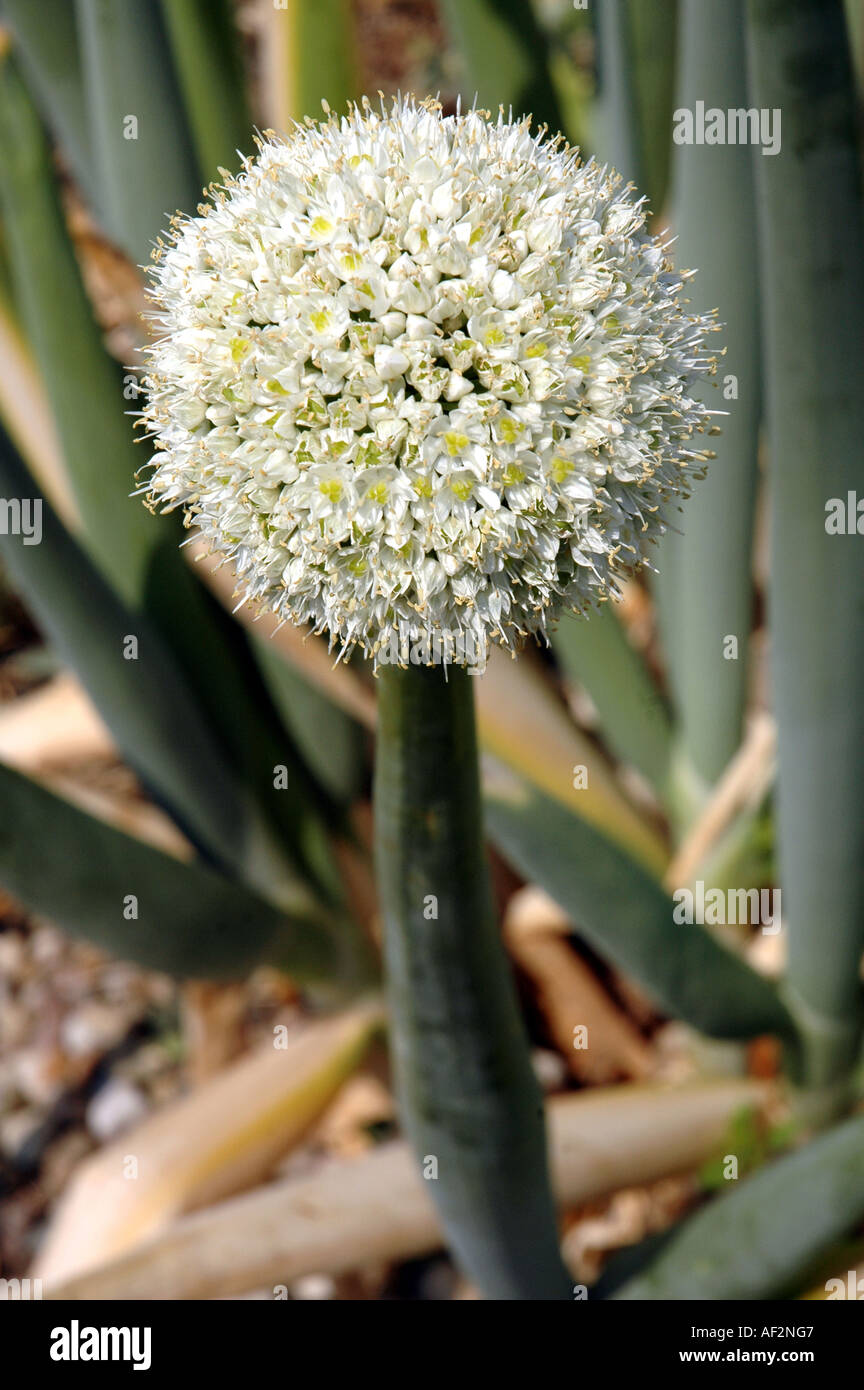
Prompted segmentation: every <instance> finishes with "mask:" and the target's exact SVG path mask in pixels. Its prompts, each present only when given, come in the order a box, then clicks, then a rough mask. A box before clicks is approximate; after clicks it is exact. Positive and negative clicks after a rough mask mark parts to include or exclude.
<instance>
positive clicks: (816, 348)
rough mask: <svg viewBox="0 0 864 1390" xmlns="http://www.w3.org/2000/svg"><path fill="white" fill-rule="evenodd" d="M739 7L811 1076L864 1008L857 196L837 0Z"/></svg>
mask: <svg viewBox="0 0 864 1390" xmlns="http://www.w3.org/2000/svg"><path fill="white" fill-rule="evenodd" d="M748 13H749V20H750V23H749V51H750V72H751V80H752V91H751V95H750V102H751V105H752V106H754V107H758V108H759V109H761V110H767V111H769V112H776V113H778V114H777V115H776V116H775V119H776V120H777V122H778V124H777V129H778V131H779V129H780V126H779V118H780V115H779V113H782V148H781V149H780V152H779V153H777V154H776V155H774V156H769V157H767V158H766V157H764V156H763V155H762V154H759V153H756V155H755V163H756V186H757V195H758V211H759V232H760V250H761V268H762V285H763V321H764V326H765V343H766V383H767V395H768V439H769V444H770V450H771V461H770V483H771V535H772V561H771V587H770V604H771V646H772V667H773V689H774V701H775V707H776V711H777V724H778V736H779V753H780V779H779V795H778V813H779V830H780V869H781V879H782V883H783V899H784V902H783V906H784V917H785V918H786V919H787V921H788V924H789V925H788V933H789V964H788V972H787V986H788V997H789V1001H790V1007H792V1008H793V1010H794V1012H795V1014H796V1017H797V1018H798V1020H799V1025H800V1029H801V1033H802V1036H803V1039H804V1051H805V1056H804V1058H803V1066H802V1072H801V1077H802V1080H803V1081H804V1083H805V1084H806V1085H809V1086H812V1087H817V1086H827V1085H829V1084H831V1083H836V1082H842V1080H843V1078H844V1076H846V1075H848V1073H849V1071H850V1069H851V1067H852V1065H853V1063H854V1060H855V1057H856V1054H857V1052H858V1049H859V1047H860V1041H861V1030H862V1017H864V1015H862V997H861V982H860V976H859V966H860V962H861V955H862V951H864V878H862V874H861V863H862V858H864V715H862V704H861V688H862V684H864V627H862V621H861V619H862V614H864V562H862V559H864V557H862V550H861V547H862V544H864V542H862V538H861V535H860V534H859V532H858V525H860V523H859V522H858V520H857V517H858V514H857V511H856V499H857V497H858V496H859V495H860V493H861V479H862V469H861V440H862V437H864V373H862V369H861V323H862V318H864V260H862V255H861V247H862V243H864V206H862V196H861V182H860V172H861V171H860V164H859V151H858V139H857V128H856V96H855V89H854V84H853V80H852V68H851V64H850V61H849V50H848V43H847V37H846V31H845V24H844V16H843V7H842V4H841V0H750V3H749V10H748ZM856 490H857V491H856ZM859 505H860V504H859ZM838 510H839V511H841V512H842V522H841V523H839V524H838V522H837V519H836V513H837V511H838ZM847 511H849V512H851V513H852V517H851V524H850V520H849V518H848V516H847ZM856 523H857V524H856Z"/></svg>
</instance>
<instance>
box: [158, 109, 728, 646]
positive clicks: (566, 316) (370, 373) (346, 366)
mask: <svg viewBox="0 0 864 1390" xmlns="http://www.w3.org/2000/svg"><path fill="white" fill-rule="evenodd" d="M643 224H644V214H643V211H642V208H641V205H640V204H639V203H638V202H633V201H632V199H631V197H630V194H629V191H628V190H626V189H625V190H622V188H621V183H620V179H619V178H618V176H617V175H615V174H611V173H610V172H609V171H608V170H607V169H605V168H601V167H600V166H599V165H597V164H596V163H594V162H593V161H591V162H589V163H587V164H582V163H580V160H579V157H578V154H577V153H576V152H575V151H573V150H571V149H570V148H568V146H567V145H566V144H565V143H564V142H563V141H562V140H560V139H558V140H554V141H548V140H544V139H542V138H541V137H540V136H532V135H531V133H530V130H529V126H528V123H527V121H521V122H517V123H513V122H508V121H505V120H504V118H503V116H499V118H498V120H497V121H496V122H494V123H492V122H490V121H489V119H488V118H487V117H486V116H484V115H483V114H482V113H480V112H478V111H471V112H469V113H468V114H466V115H457V116H449V117H444V116H442V115H441V114H440V111H439V109H438V108H437V107H436V106H435V105H434V104H433V103H426V104H423V105H417V104H415V103H414V102H412V101H398V102H394V103H393V105H392V107H391V108H390V109H384V108H382V111H381V114H378V113H376V112H373V111H372V110H371V108H369V106H368V104H364V107H363V109H362V110H361V109H356V110H354V111H353V112H352V114H351V115H350V116H348V117H344V118H342V119H341V120H337V119H336V118H334V117H331V118H330V119H329V120H328V121H327V122H326V123H324V124H321V125H318V126H315V125H312V124H309V125H307V126H305V127H302V128H298V129H295V130H294V131H293V132H292V134H291V135H290V136H289V137H288V138H287V139H284V140H282V139H276V138H271V139H268V140H267V141H266V143H262V144H261V146H260V151H259V154H258V157H257V159H255V160H250V161H247V162H246V164H245V166H244V170H243V172H242V173H241V174H240V176H239V177H238V178H237V179H236V180H234V181H229V182H228V184H227V185H226V187H225V189H224V190H221V189H220V190H218V191H216V192H215V193H214V200H213V202H212V204H210V205H207V206H206V207H205V208H204V209H202V211H201V213H200V215H199V216H196V217H193V218H188V219H185V220H182V221H178V222H176V223H175V224H174V226H175V230H174V236H173V240H172V243H171V245H170V246H169V247H168V248H167V249H165V248H160V252H159V253H157V261H156V265H155V268H154V271H153V279H154V287H153V294H154V297H155V298H156V300H157V301H158V304H159V306H160V312H159V313H158V314H157V318H158V319H159V320H160V322H161V325H162V327H163V329H164V334H163V336H162V337H161V338H160V339H159V340H158V341H157V342H156V343H155V345H154V346H153V347H152V348H151V349H150V358H151V361H150V369H149V374H148V377H147V387H148V391H149V401H148V405H147V407H146V409H145V411H144V412H143V413H144V419H145V421H146V425H147V428H148V429H149V432H150V434H151V436H152V437H153V438H154V439H155V442H156V449H157V452H156V454H155V455H154V457H153V459H152V460H151V463H152V466H153V473H152V477H151V478H150V480H149V483H148V489H149V493H150V497H151V499H152V501H153V502H154V503H158V504H161V505H162V506H164V507H166V508H171V507H175V506H178V505H183V506H184V507H185V509H186V516H187V520H189V521H194V523H195V524H197V525H198V527H199V528H200V529H201V532H202V533H203V535H204V536H205V538H206V539H207V541H208V542H209V543H210V545H211V546H212V547H213V548H214V549H215V550H217V551H219V552H221V553H222V554H225V555H226V556H228V557H229V558H230V559H231V560H232V562H233V564H234V566H235V569H236V572H237V575H238V577H239V584H240V588H241V591H242V593H243V594H244V595H245V596H246V597H248V598H250V599H252V600H254V601H255V602H257V603H259V604H261V605H263V606H266V607H267V608H269V609H272V610H275V611H276V612H277V613H279V614H281V615H282V616H283V617H286V618H290V619H292V620H294V621H296V622H298V623H305V622H309V623H311V624H312V626H313V628H314V629H315V630H316V631H318V632H323V631H326V632H328V633H329V634H330V636H331V641H334V642H337V643H338V644H340V645H341V646H342V647H344V648H345V649H350V648H351V647H353V646H354V645H355V644H359V645H360V646H361V647H362V649H363V650H364V651H365V652H366V653H367V654H369V655H371V656H372V657H373V659H376V660H378V659H381V660H385V659H388V657H387V656H386V652H392V651H393V649H394V642H395V643H396V644H397V646H398V644H399V643H402V644H403V645H404V644H408V643H412V642H415V641H416V640H417V639H418V638H419V637H425V638H428V637H430V636H431V637H440V636H441V635H442V634H446V635H447V636H448V637H449V639H450V640H451V643H452V642H455V645H456V648H457V650H463V649H464V647H466V646H467V647H468V648H470V649H471V650H475V651H476V650H477V647H478V645H479V646H480V647H481V648H482V649H484V650H485V646H486V643H487V641H488V640H489V639H492V640H495V641H497V642H499V643H501V644H503V645H505V646H507V647H511V648H513V647H515V646H517V645H518V644H519V643H520V642H521V641H522V640H523V639H524V638H525V637H526V636H528V635H530V634H535V635H537V634H543V633H544V632H545V630H546V627H547V624H548V623H549V622H550V620H554V617H555V615H556V613H557V612H558V611H559V610H560V609H562V608H572V609H576V610H579V611H584V610H585V609H586V608H587V607H589V606H590V605H591V603H592V602H594V601H595V600H596V599H599V598H604V597H606V596H607V595H608V594H609V593H611V592H615V590H616V586H617V583H618V581H619V579H620V578H621V576H623V575H624V574H626V573H627V572H629V571H631V570H632V569H633V568H634V567H636V566H637V565H638V564H639V563H640V561H641V560H642V559H643V557H644V554H645V550H646V545H647V543H648V542H650V541H652V540H654V539H655V538H656V537H657V536H658V534H659V533H660V532H661V530H662V521H661V509H662V504H663V503H664V502H665V501H666V500H667V499H668V498H670V497H671V496H672V495H674V494H677V493H686V492H687V491H688V490H689V483H690V480H691V478H692V477H693V476H694V475H698V473H699V472H700V470H701V468H702V466H703V464H704V461H705V459H706V457H708V455H707V454H706V453H705V452H704V451H701V450H700V449H698V448H697V447H696V444H697V442H698V441H696V440H694V435H696V434H697V433H699V432H701V431H702V430H703V429H704V428H705V427H706V425H707V423H708V416H709V414H710V412H709V411H708V410H707V408H706V407H705V405H704V404H702V403H701V402H700V401H699V400H698V399H695V398H694V396H693V394H692V392H693V387H694V385H695V384H696V383H697V382H698V380H699V378H701V377H702V376H703V375H704V374H705V373H706V372H708V371H709V370H711V369H712V367H713V363H712V361H711V359H709V358H708V357H706V355H705V352H704V339H705V335H706V333H707V332H708V331H709V330H710V329H711V328H712V327H713V324H712V323H711V321H710V320H708V319H705V318H697V317H691V316H688V315H687V313H686V312H685V310H684V309H683V308H682V306H681V302H680V300H681V291H682V287H683V284H684V277H682V276H681V275H679V274H676V273H675V272H674V271H673V270H672V268H671V267H670V265H669V263H668V261H667V260H666V257H665V247H664V245H663V244H662V243H659V242H658V241H656V240H654V239H652V238H650V237H648V236H646V234H645V232H644V225H643ZM463 639H465V640H464V642H463ZM454 659H457V660H458V656H457V657H456V658H454Z"/></svg>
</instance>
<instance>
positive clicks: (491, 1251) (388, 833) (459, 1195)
mask: <svg viewBox="0 0 864 1390" xmlns="http://www.w3.org/2000/svg"><path fill="white" fill-rule="evenodd" d="M379 692H380V697H379V724H378V752H377V765H376V776H375V826H376V856H377V867H378V881H379V888H380V894H381V907H382V914H383V922H384V945H385V959H386V965H387V973H388V980H389V992H390V1004H391V1013H392V1039H393V1050H394V1059H395V1067H396V1077H397V1086H398V1091H399V1098H400V1106H401V1113H402V1122H403V1124H404V1127H405V1129H406V1131H407V1133H408V1136H409V1138H410V1140H411V1142H412V1144H413V1147H414V1150H415V1153H416V1155H417V1158H418V1159H419V1161H420V1163H421V1165H422V1169H423V1173H424V1176H425V1177H426V1178H428V1180H429V1192H430V1196H431V1198H432V1200H433V1202H434V1203H435V1206H436V1207H437V1209H438V1212H439V1215H440V1217H441V1221H442V1224H443V1226H444V1229H445V1231H446V1233H447V1237H448V1240H449V1242H450V1245H451V1247H452V1249H453V1252H454V1254H455V1256H456V1258H457V1260H458V1261H459V1263H460V1264H461V1266H462V1267H463V1268H464V1270H465V1272H466V1273H467V1274H468V1275H469V1277H470V1278H471V1279H473V1280H474V1281H475V1282H476V1284H477V1285H478V1286H479V1288H480V1289H481V1290H482V1292H483V1293H484V1294H485V1295H486V1297H487V1298H493V1299H563V1298H567V1297H568V1296H569V1277H568V1275H567V1272H566V1270H565V1268H564V1266H563V1264H562V1262H561V1258H560V1254H559V1250H558V1240H557V1235H556V1228H555V1214H554V1207H553V1202H552V1197H551V1194H550V1189H549V1182H548V1174H547V1163H546V1142H545V1134H544V1127H543V1109H542V1103H541V1097H540V1093H539V1089H538V1086H537V1083H536V1080H535V1078H534V1075H533V1072H532V1068H531V1061H530V1056H529V1052H528V1044H527V1039H526V1036H525V1032H524V1029H523V1026H522V1021H521V1017H520V1012H519V1007H518V1002H517V998H516V993H515V989H514V985H513V980H512V977H511V974H510V970H509V968H508V964H507V959H506V956H505V953H504V950H503V946H502V943H501V939H500V935H499V932H498V928H497V925H496V922H495V915H494V912H493V908H492V901H491V894H490V889H489V881H488V873H487V868H486V863H485V857H484V848H483V830H482V815H481V808H480V790H479V780H478V772H477V749H476V738H475V729H474V704H473V689H472V686H471V679H470V677H469V676H468V675H467V674H466V673H465V672H464V671H463V670H453V669H450V670H449V671H448V672H447V673H446V676H445V672H444V671H443V670H442V669H441V668H440V667H410V668H409V669H407V670H399V669H396V668H393V667H389V668H385V670H384V671H383V673H382V674H381V677H380V680H379Z"/></svg>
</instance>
